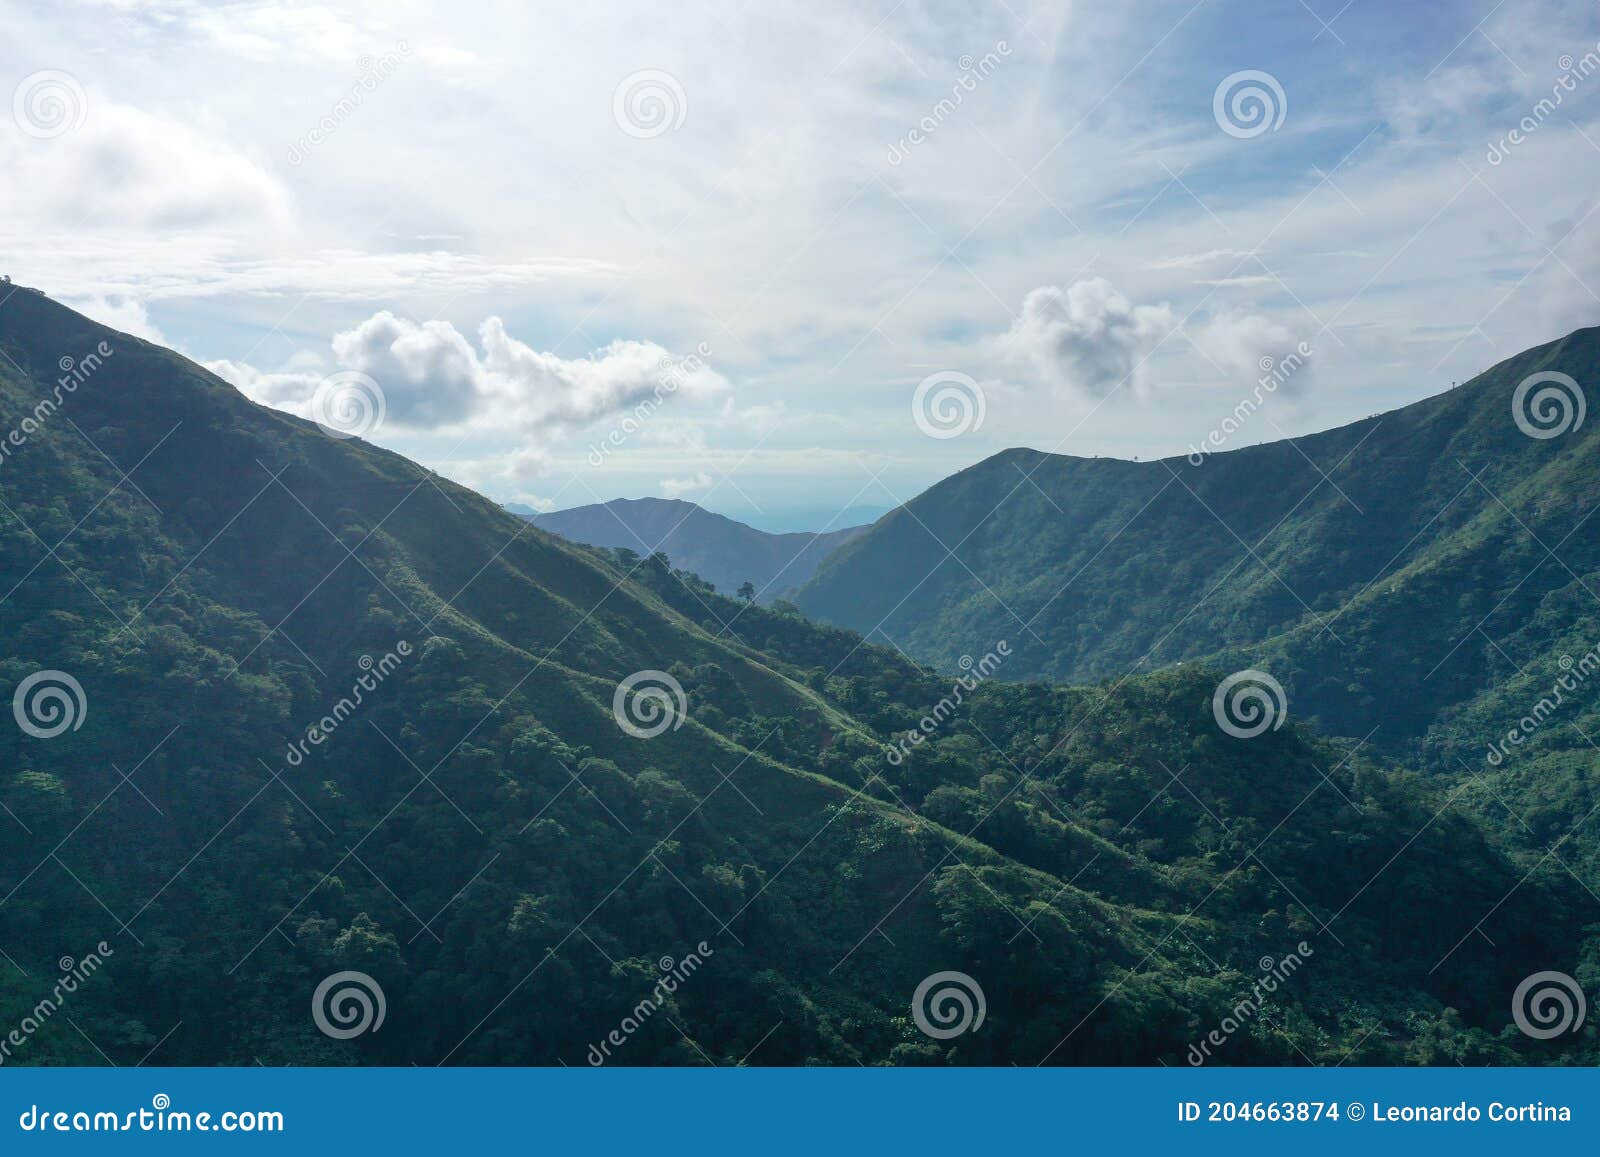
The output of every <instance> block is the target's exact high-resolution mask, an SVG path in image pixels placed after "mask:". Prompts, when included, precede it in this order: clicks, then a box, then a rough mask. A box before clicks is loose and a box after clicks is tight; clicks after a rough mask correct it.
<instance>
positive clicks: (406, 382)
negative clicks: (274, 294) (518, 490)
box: [207, 310, 728, 478]
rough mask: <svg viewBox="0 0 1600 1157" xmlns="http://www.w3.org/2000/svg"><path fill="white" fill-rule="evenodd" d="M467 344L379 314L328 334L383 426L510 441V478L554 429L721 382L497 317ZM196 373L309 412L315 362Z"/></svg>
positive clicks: (539, 464)
mask: <svg viewBox="0 0 1600 1157" xmlns="http://www.w3.org/2000/svg"><path fill="white" fill-rule="evenodd" d="M478 340H479V345H478V347H477V348H475V347H474V346H473V344H472V343H471V342H470V341H468V340H467V338H466V337H465V336H463V335H462V333H461V332H460V331H459V330H457V329H456V328H455V326H453V325H451V324H450V323H449V322H447V321H427V322H420V323H419V322H416V321H412V320H410V319H408V318H403V317H397V316H396V315H395V314H393V313H391V312H389V311H388V310H383V311H381V312H379V313H375V314H373V315H372V316H371V317H369V318H368V319H367V320H366V321H363V322H362V323H361V324H359V325H357V326H355V327H354V328H352V329H348V330H344V331H343V332H341V333H338V334H335V335H334V337H333V342H332V349H333V355H334V358H335V360H336V361H337V363H338V366H339V368H341V369H344V370H355V371H359V372H360V373H363V374H366V375H368V376H369V377H371V378H372V379H373V380H374V381H375V382H377V384H378V388H379V389H380V390H382V391H383V398H384V407H385V413H386V416H385V422H386V423H388V424H392V425H393V426H395V427H396V428H399V429H409V430H417V431H434V430H441V429H450V430H455V429H461V430H472V431H475V432H478V433H480V434H483V435H507V434H514V435H516V436H517V437H518V438H519V439H521V442H520V445H519V448H518V449H517V451H516V452H515V453H514V454H512V455H510V456H509V457H508V460H507V461H508V464H507V470H508V473H509V475H510V476H514V477H518V478H529V477H533V476H536V475H537V474H539V473H541V472H542V471H543V469H544V468H545V465H546V461H547V457H548V456H547V453H546V451H547V449H548V447H549V446H550V444H551V443H552V442H553V441H555V440H556V439H558V438H559V437H561V436H562V435H564V434H567V433H570V432H572V431H574V430H578V429H582V428H583V427H586V426H589V425H592V424H594V423H596V422H599V421H602V420H604V419H606V418H610V417H612V416H614V415H620V414H623V413H625V412H628V411H632V410H634V409H635V408H636V407H639V406H641V405H648V407H649V408H650V410H651V412H652V413H653V412H655V410H656V409H657V408H659V407H661V406H666V405H669V404H672V402H673V401H674V400H675V399H681V400H684V401H690V402H693V401H696V400H709V399H713V398H717V397H720V396H722V395H723V394H725V393H726V392H727V390H728V382H727V380H726V379H725V378H723V376H722V375H721V374H719V373H717V372H716V371H715V370H713V369H711V368H710V367H709V366H708V365H706V364H705V362H704V361H703V360H702V359H700V358H699V357H697V356H695V355H690V356H688V357H685V358H679V357H675V356H674V355H673V354H672V353H671V352H670V351H668V350H666V349H664V348H662V347H661V346H659V345H656V344H655V343H654V342H644V341H614V342H612V343H611V344H609V345H607V346H605V347H604V348H602V349H600V350H598V351H596V352H595V353H594V354H592V355H590V356H588V357H583V358H563V357H559V356H558V355H556V354H553V353H545V352H541V351H539V350H536V349H534V348H533V347H531V346H529V345H527V344H526V343H524V342H521V341H518V340H517V339H516V338H514V337H512V336H511V335H510V334H509V333H507V332H506V328H505V323H504V322H502V321H501V319H500V318H498V317H491V318H489V319H488V320H486V321H485V322H484V323H483V324H482V325H481V326H480V327H479V329H478ZM207 368H208V369H210V370H211V371H212V372H214V373H216V374H217V375H218V376H219V377H222V378H223V379H224V380H226V381H228V382H230V383H232V384H233V385H235V386H237V387H238V388H239V389H240V390H241V391H243V392H244V393H245V394H246V395H247V396H248V397H250V398H251V399H253V400H255V401H257V402H260V403H261V404H263V405H267V406H273V407H275V408H277V409H282V410H287V411H289V412H290V413H295V414H300V415H301V416H308V415H309V406H310V403H311V400H312V398H313V396H314V395H315V394H316V391H317V386H318V384H319V383H320V382H321V381H322V380H323V377H324V376H325V375H324V374H323V373H322V372H321V371H320V369H319V368H306V367H303V366H290V367H288V368H286V369H284V370H281V371H277V372H263V371H261V370H259V369H257V368H255V367H254V366H250V365H247V364H244V363H239V362H231V361H218V362H211V363H208V365H207Z"/></svg>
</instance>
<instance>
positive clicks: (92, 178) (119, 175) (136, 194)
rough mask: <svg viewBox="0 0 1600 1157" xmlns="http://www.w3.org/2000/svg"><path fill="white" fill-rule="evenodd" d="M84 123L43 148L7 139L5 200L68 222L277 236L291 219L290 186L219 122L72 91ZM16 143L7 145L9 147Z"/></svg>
mask: <svg viewBox="0 0 1600 1157" xmlns="http://www.w3.org/2000/svg"><path fill="white" fill-rule="evenodd" d="M68 99H69V100H73V101H77V102H79V103H78V106H77V107H79V108H80V110H81V112H82V116H83V123H82V124H81V125H80V126H79V127H77V128H76V129H74V130H73V131H71V132H68V133H65V134H64V135H62V136H60V137H58V138H56V139H54V140H51V141H49V142H48V145H49V147H48V148H43V147H37V146H38V144H39V142H35V141H31V140H28V139H27V138H26V137H24V136H22V134H15V135H7V136H4V137H0V193H3V194H5V200H6V203H7V205H8V206H14V207H16V208H17V211H18V212H21V213H25V214H26V215H28V216H29V217H32V218H34V219H37V220H39V221H40V222H41V223H43V224H46V225H50V226H55V227H60V228H65V229H69V230H71V231H72V232H74V233H76V232H81V231H84V230H115V229H119V228H121V229H156V230H173V229H205V228H212V227H226V228H229V229H234V230H238V229H254V230H258V231H265V232H268V233H277V232H280V231H282V230H283V229H284V228H285V227H287V226H288V225H289V224H290V222H291V221H292V219H293V210H292V199H291V197H290V195H289V192H288V190H287V188H285V186H284V185H283V183H282V182H281V181H279V180H278V179H277V178H276V177H275V176H273V175H272V174H271V173H270V172H268V171H267V170H266V169H265V168H263V167H262V166H261V165H259V164H257V163H256V162H255V161H254V160H253V159H251V158H250V157H248V156H246V155H244V154H243V153H240V152H238V151H237V150H236V149H234V148H233V147H231V146H230V145H229V144H227V143H225V139H226V138H225V132H224V130H223V129H222V127H221V126H216V129H215V131H202V130H201V129H199V128H196V127H194V126H193V125H192V124H191V123H189V122H182V121H177V120H173V119H171V118H169V117H165V116H161V115H157V114H154V113H149V112H145V111H144V110H142V109H137V108H133V107H131V106H129V105H124V104H118V103H116V102H115V101H109V100H105V99H103V98H101V97H100V95H99V94H98V93H95V92H89V93H81V91H80V93H79V94H76V95H69V97H68ZM8 142H9V144H10V147H9V148H8V147H7V143H8Z"/></svg>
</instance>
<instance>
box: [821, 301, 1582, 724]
mask: <svg viewBox="0 0 1600 1157" xmlns="http://www.w3.org/2000/svg"><path fill="white" fill-rule="evenodd" d="M1545 370H1558V371H1562V372H1564V373H1566V374H1568V375H1571V376H1572V377H1573V378H1575V379H1576V380H1577V381H1579V382H1580V383H1583V382H1588V383H1595V382H1600V331H1597V330H1593V329H1588V330H1580V331H1578V332H1576V333H1574V334H1572V335H1570V336H1569V337H1567V338H1565V339H1563V340H1561V341H1558V342H1552V343H1550V344H1549V345H1544V346H1540V347H1538V348H1536V349H1532V350H1529V351H1527V352H1526V353H1523V354H1520V355H1518V356H1517V357H1514V358H1511V359H1509V360H1508V361H1506V362H1503V363H1501V364H1500V365H1497V366H1495V367H1494V368H1493V369H1491V370H1489V371H1487V372H1485V373H1484V374H1481V375H1480V376H1478V377H1477V378H1475V379H1473V380H1472V381H1470V382H1468V383H1466V384H1464V385H1462V386H1460V387H1459V388H1457V389H1454V390H1451V391H1450V392H1448V393H1445V394H1441V395H1439V396H1437V397H1433V398H1428V399H1426V400H1424V401H1421V402H1418V403H1416V404H1415V405H1411V406H1407V407H1405V408H1404V409H1401V410H1396V411H1394V412H1392V413H1388V414H1383V415H1380V416H1377V417H1373V418H1369V419H1366V420H1364V421H1361V422H1356V423H1354V424H1352V425H1349V426H1345V427H1342V428H1340V429H1336V430H1330V431H1327V432H1326V433H1321V434H1315V435H1311V436H1307V437H1304V438H1299V439H1294V440H1292V441H1280V442H1273V443H1268V444H1264V445H1258V446H1252V447H1249V448H1247V449H1242V450H1237V451H1233V452H1228V453H1219V454H1213V455H1210V456H1209V457H1206V458H1204V459H1203V460H1201V461H1200V462H1199V464H1198V465H1197V464H1195V463H1193V462H1191V461H1189V460H1188V459H1184V458H1178V459H1168V460H1163V461H1157V462H1147V463H1135V462H1122V461H1116V460H1109V459H1094V460H1089V459H1080V458H1069V457H1064V456H1053V455H1044V454H1039V453H1037V452H1034V451H1028V450H1012V451H1007V452H1005V453H1003V454H999V455H996V456H995V457H993V458H990V459H988V460H986V461H984V462H982V463H979V464H978V465H976V466H973V467H972V468H970V469H968V470H965V471H963V472H961V473H960V474H957V475H955V476H954V477H952V478H948V479H946V480H945V481H943V482H941V483H939V484H938V485H936V486H934V487H932V488H931V489H930V490H928V491H927V492H925V493H923V494H922V495H920V496H918V497H917V498H916V499H914V500H913V501H911V502H910V503H908V504H907V505H906V506H905V507H903V508H902V509H900V510H898V511H896V512H894V513H892V514H891V515H890V516H888V517H887V518H885V519H883V520H882V521H881V522H880V523H879V524H878V525H876V526H875V527H873V528H872V530H871V531H869V532H868V533H867V534H865V535H863V536H862V537H861V538H859V539H857V540H856V541H854V542H852V543H849V544H847V545H846V546H845V547H843V548H842V549H841V550H840V551H839V552H838V553H836V554H835V555H834V556H833V557H832V558H830V559H829V560H828V561H827V563H826V564H825V565H824V566H823V567H822V568H820V570H819V572H818V574H817V576H816V577H815V578H814V579H813V580H812V582H811V583H810V584H808V585H807V587H806V588H805V589H804V590H802V591H801V592H800V593H799V595H798V596H797V601H798V602H799V603H800V605H801V606H802V608H804V609H805V610H806V611H807V612H808V613H811V614H814V615H816V616H818V617H820V618H822V619H824V620H826V621H829V622H835V623H839V624H842V625H844V626H848V627H851V628H853V629H856V630H860V631H864V632H868V633H869V634H871V635H872V637H874V638H887V639H890V640H893V641H894V642H895V643H896V644H897V645H899V646H901V647H903V648H905V649H906V650H907V651H908V652H909V653H910V654H911V655H913V656H914V657H916V658H919V659H922V660H924V661H927V662H930V663H934V664H937V665H939V666H941V667H946V668H950V667H951V665H952V664H953V663H954V662H955V660H956V658H957V656H959V655H961V654H963V653H968V652H971V651H973V650H974V649H980V650H981V649H982V648H983V647H985V646H986V645H988V641H989V640H992V639H995V638H999V637H1002V636H1003V637H1007V638H1010V639H1012V640H1014V642H1015V645H1016V648H1017V656H1018V657H1017V661H1016V662H1015V663H1014V664H1013V665H1012V666H1011V667H1010V668H1009V669H1008V671H1007V673H1006V676H1007V677H1009V678H1027V677H1047V678H1055V679H1065V680H1083V679H1091V678H1096V677H1101V676H1107V675H1118V674H1122V673H1124V672H1128V671H1133V670H1140V669H1150V668H1153V667H1155V666H1159V665H1162V664H1166V663H1171V662H1174V661H1178V660H1185V659H1197V658H1203V659H1209V660H1211V661H1214V662H1216V663H1218V664H1219V665H1222V666H1224V667H1225V668H1226V669H1232V668H1234V667H1242V666H1245V665H1255V666H1267V667H1268V668H1269V669H1270V670H1271V671H1272V672H1273V673H1274V675H1275V676H1276V677H1277V678H1278V679H1279V680H1280V681H1281V682H1282V683H1283V684H1284V685H1285V686H1286V687H1287V688H1288V690H1289V693H1290V701H1291V703H1292V704H1293V708H1292V709H1293V710H1294V711H1295V712H1297V713H1298V714H1300V715H1301V717H1303V718H1313V719H1316V720H1319V721H1320V722H1321V723H1322V724H1323V725H1324V726H1325V727H1326V728H1328V729H1329V730H1331V731H1333V732H1335V733H1337V734H1341V735H1350V736H1357V737H1361V736H1366V735H1367V734H1368V733H1370V732H1372V731H1373V730H1374V728H1376V729H1377V735H1376V737H1375V741H1376V742H1380V743H1388V744H1389V745H1390V747H1391V749H1392V750H1401V749H1403V748H1404V746H1405V745H1406V744H1410V743H1414V742H1415V741H1416V740H1418V739H1419V738H1420V737H1421V736H1422V735H1423V734H1424V733H1425V732H1426V730H1427V728H1428V727H1429V726H1430V725H1431V724H1432V723H1433V722H1434V721H1436V720H1438V719H1439V718H1440V716H1441V713H1443V712H1445V711H1447V710H1448V709H1450V708H1451V707H1453V706H1454V705H1456V704H1459V703H1462V702H1464V701H1466V700H1468V699H1470V698H1472V697H1473V696H1475V695H1477V694H1479V693H1481V692H1482V691H1484V690H1485V689H1486V688H1489V687H1491V686H1492V685H1493V684H1494V682H1495V680H1496V679H1497V677H1498V675H1499V672H1500V671H1501V670H1502V669H1503V667H1504V661H1503V660H1502V659H1501V657H1500V656H1499V655H1497V654H1496V648H1497V646H1498V645H1499V641H1500V640H1501V639H1503V638H1505V637H1506V636H1507V635H1508V634H1509V633H1511V632H1513V631H1515V630H1518V629H1519V628H1520V627H1521V625H1522V624H1524V623H1526V622H1527V621H1528V620H1529V619H1530V618H1531V617H1533V616H1535V615H1537V614H1539V613H1540V608H1541V607H1543V606H1545V605H1546V604H1547V602H1548V601H1549V600H1552V599H1555V600H1560V599H1562V598H1565V597H1568V596H1569V595H1570V594H1571V592H1573V591H1576V590H1581V589H1583V586H1584V585H1586V586H1587V587H1588V588H1589V589H1591V590H1600V582H1597V581H1596V580H1595V579H1594V577H1593V572H1594V571H1595V569H1596V567H1597V566H1600V534H1597V533H1596V531H1595V527H1594V524H1593V523H1592V522H1591V521H1590V515H1591V514H1592V513H1593V511H1594V509H1595V506H1596V502H1597V501H1600V470H1597V468H1596V465H1595V463H1596V461H1597V460H1600V459H1597V454H1596V448H1597V443H1596V441H1595V439H1596V437H1597V436H1600V435H1597V427H1600V424H1597V423H1595V422H1593V421H1589V422H1586V423H1584V424H1583V425H1582V426H1581V427H1578V428H1576V429H1574V430H1572V431H1571V432H1568V433H1566V434H1563V435H1560V436H1558V437H1554V438H1548V439H1538V438H1533V437H1529V436H1528V435H1526V434H1524V433H1523V432H1522V431H1521V430H1520V429H1519V427H1518V425H1517V423H1516V422H1515V421H1514V420H1513V413H1512V398H1513V393H1514V391H1515V390H1516V388H1517V386H1518V384H1519V383H1520V382H1521V381H1522V380H1523V379H1524V378H1525V377H1527V376H1528V375H1530V374H1533V373H1534V372H1536V371H1545Z"/></svg>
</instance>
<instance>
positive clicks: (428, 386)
mask: <svg viewBox="0 0 1600 1157" xmlns="http://www.w3.org/2000/svg"><path fill="white" fill-rule="evenodd" d="M491 322H492V323H493V324H494V325H496V326H498V325H499V319H498V318H491V319H490V321H489V322H485V323H484V324H485V326H488V325H489V324H490V323H491ZM333 352H334V356H335V357H337V358H338V359H339V364H340V365H342V366H344V367H345V368H346V369H351V370H359V371H361V372H362V373H364V374H368V375H370V376H371V377H372V378H373V379H374V380H376V381H377V382H378V384H379V386H381V387H382V389H383V396H384V401H385V403H386V404H387V406H388V411H389V415H390V417H392V418H393V419H394V420H395V422H396V423H397V424H399V425H402V426H419V427H423V428H429V427H438V426H449V425H454V424H455V423H457V422H460V421H462V420H463V419H465V418H467V417H469V416H470V415H472V414H473V413H474V412H476V411H477V409H478V407H479V402H480V400H481V399H480V396H479V395H480V393H481V392H483V391H484V372H483V367H482V365H481V364H480V362H479V360H478V356H477V354H476V353H475V352H474V351H473V349H472V346H471V345H470V344H468V342H467V339H466V338H464V337H462V336H461V333H460V332H459V331H458V330H457V329H456V327H455V326H453V325H451V324H450V323H449V322H447V321H426V322H423V323H421V324H420V325H419V324H418V323H416V322H414V321H408V320H406V319H405V318H400V317H396V316H395V315H394V314H392V313H390V312H389V311H388V310H383V311H382V312H380V313H375V314H373V315H372V316H371V317H370V318H368V319H367V320H366V321H364V322H362V323H361V324H360V325H358V326H356V327H355V328H354V329H352V330H346V331H345V332H343V333H340V334H335V335H334V338H333Z"/></svg>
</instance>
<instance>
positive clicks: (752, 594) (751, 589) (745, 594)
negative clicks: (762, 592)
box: [739, 582, 756, 603]
mask: <svg viewBox="0 0 1600 1157" xmlns="http://www.w3.org/2000/svg"><path fill="white" fill-rule="evenodd" d="M739 597H740V598H741V599H743V600H744V601H745V602H747V603H753V602H755V599H756V587H755V584H754V583H752V582H742V583H740V584H739Z"/></svg>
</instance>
